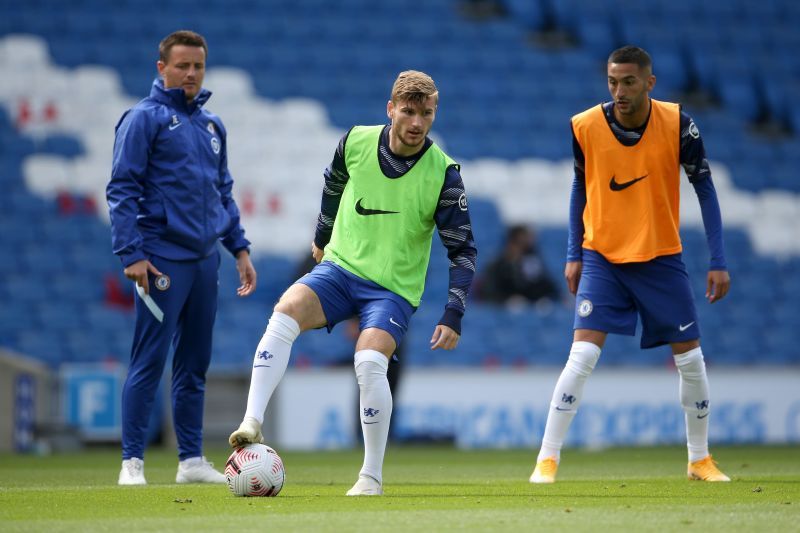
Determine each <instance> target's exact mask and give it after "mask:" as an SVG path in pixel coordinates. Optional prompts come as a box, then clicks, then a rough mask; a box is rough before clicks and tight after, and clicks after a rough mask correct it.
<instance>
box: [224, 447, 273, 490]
mask: <svg viewBox="0 0 800 533" xmlns="http://www.w3.org/2000/svg"><path fill="white" fill-rule="evenodd" d="M225 478H226V479H227V480H228V487H229V488H230V489H231V492H233V493H234V494H235V495H236V496H277V495H278V493H279V492H280V491H281V489H282V488H283V481H284V479H285V478H286V472H285V471H284V469H283V461H282V460H281V458H280V456H279V455H278V453H277V452H276V451H275V450H273V449H272V448H270V447H269V446H264V445H263V444H248V445H247V446H243V447H241V448H236V450H234V452H233V453H232V454H231V456H230V457H228V462H227V463H225Z"/></svg>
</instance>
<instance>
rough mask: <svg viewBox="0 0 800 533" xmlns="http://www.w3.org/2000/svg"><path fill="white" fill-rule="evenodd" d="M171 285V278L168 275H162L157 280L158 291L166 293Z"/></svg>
mask: <svg viewBox="0 0 800 533" xmlns="http://www.w3.org/2000/svg"><path fill="white" fill-rule="evenodd" d="M169 284H170V280H169V276H167V275H166V274H161V275H160V276H158V277H157V278H156V289H158V290H160V291H165V290H167V289H169Z"/></svg>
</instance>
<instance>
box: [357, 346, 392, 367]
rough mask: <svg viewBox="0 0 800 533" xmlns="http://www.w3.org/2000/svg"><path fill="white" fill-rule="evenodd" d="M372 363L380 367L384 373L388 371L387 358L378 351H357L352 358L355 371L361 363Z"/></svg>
mask: <svg viewBox="0 0 800 533" xmlns="http://www.w3.org/2000/svg"><path fill="white" fill-rule="evenodd" d="M366 362H372V363H375V364H377V365H378V366H380V367H381V370H383V371H384V372H386V371H388V370H389V358H388V357H386V356H385V355H383V354H382V353H381V352H379V351H378V350H359V351H357V352H356V354H355V356H354V358H353V366H354V367H355V368H356V369H357V368H358V366H359V365H360V364H361V363H366Z"/></svg>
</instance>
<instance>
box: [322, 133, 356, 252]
mask: <svg viewBox="0 0 800 533" xmlns="http://www.w3.org/2000/svg"><path fill="white" fill-rule="evenodd" d="M348 135H350V132H349V131H348V132H347V133H345V134H344V137H342V138H341V140H340V141H339V145H338V146H337V147H336V152H334V154H333V161H332V162H331V164H330V166H329V167H328V168H326V169H325V174H324V176H325V186H324V187H323V189H322V205H321V206H320V211H319V217H317V229H316V232H315V233H314V244H316V245H317V248H319V249H320V250H322V249H324V248H325V246H327V244H328V242H330V240H331V234H332V233H333V223H334V222H335V221H336V213H337V212H338V211H339V202H341V201H342V193H343V192H344V188H345V186H347V182H348V181H349V180H350V174H349V173H348V172H347V163H346V161H345V158H344V150H345V144H346V143H347V136H348Z"/></svg>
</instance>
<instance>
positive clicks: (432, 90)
mask: <svg viewBox="0 0 800 533" xmlns="http://www.w3.org/2000/svg"><path fill="white" fill-rule="evenodd" d="M429 96H433V97H434V102H435V103H437V104H438V103H439V89H437V88H436V84H435V83H433V78H431V77H430V76H428V75H427V74H425V73H424V72H420V71H418V70H406V71H403V72H401V73H400V74H398V75H397V79H396V80H394V85H392V102H394V103H397V102H400V101H404V102H409V103H412V104H422V103H423V102H425V100H427V99H428V97H429Z"/></svg>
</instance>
